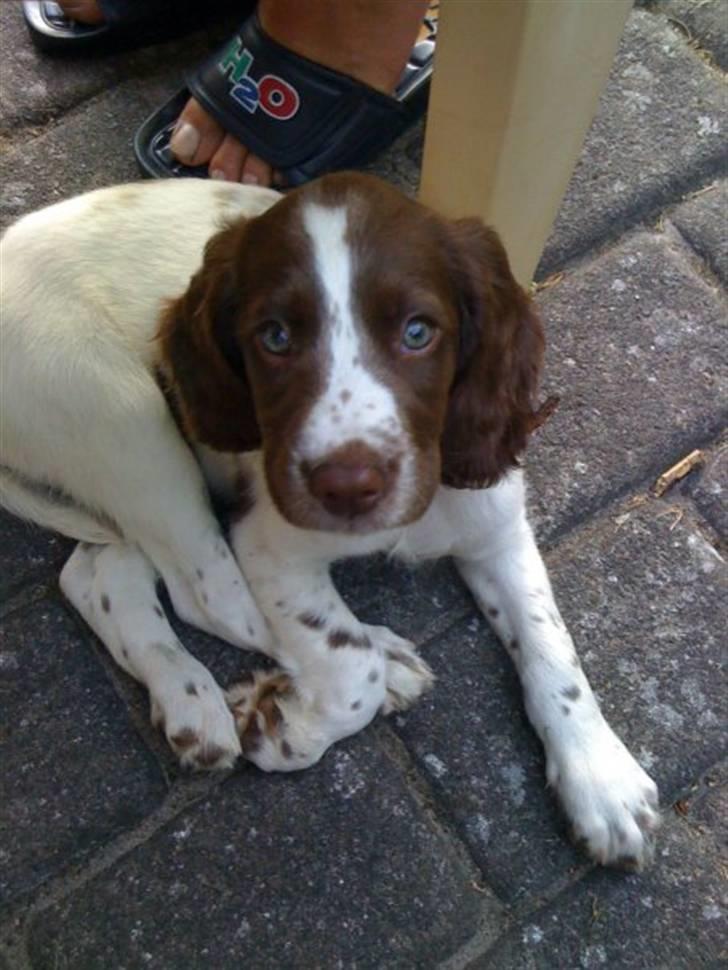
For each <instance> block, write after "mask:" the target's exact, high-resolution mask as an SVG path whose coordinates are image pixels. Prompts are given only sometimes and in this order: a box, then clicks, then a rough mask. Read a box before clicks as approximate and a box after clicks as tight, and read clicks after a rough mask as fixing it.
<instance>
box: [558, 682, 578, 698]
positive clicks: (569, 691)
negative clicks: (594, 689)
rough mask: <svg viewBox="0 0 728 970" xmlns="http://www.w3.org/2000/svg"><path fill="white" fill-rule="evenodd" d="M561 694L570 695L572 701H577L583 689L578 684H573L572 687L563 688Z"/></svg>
mask: <svg viewBox="0 0 728 970" xmlns="http://www.w3.org/2000/svg"><path fill="white" fill-rule="evenodd" d="M561 696H562V697H568V698H569V700H570V701H576V700H578V699H579V698H580V697H581V691H580V690H579V688H578V687H577V686H576V684H572V685H571V687H564V688H563V690H562V691H561Z"/></svg>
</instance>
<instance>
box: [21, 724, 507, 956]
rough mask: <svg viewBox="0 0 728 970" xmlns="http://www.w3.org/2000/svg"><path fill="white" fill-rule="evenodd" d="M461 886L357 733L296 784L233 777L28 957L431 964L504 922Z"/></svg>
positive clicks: (409, 801)
mask: <svg viewBox="0 0 728 970" xmlns="http://www.w3.org/2000/svg"><path fill="white" fill-rule="evenodd" d="M475 881H476V880H475V875H474V872H473V871H472V870H471V869H470V867H469V866H468V865H464V864H463V863H462V862H461V861H460V860H459V859H458V857H457V855H456V854H454V853H453V852H452V850H451V849H450V848H449V847H448V844H447V840H445V839H443V837H442V835H441V833H440V832H439V831H438V827H437V826H436V825H435V824H433V823H432V821H431V820H430V819H429V818H428V813H427V812H425V811H424V810H423V808H422V807H420V806H418V805H417V803H416V801H415V800H414V799H413V798H412V796H411V795H410V794H409V793H408V791H407V789H406V785H405V784H403V779H402V778H401V776H400V772H399V768H398V766H397V765H396V763H392V762H391V761H390V760H389V759H388V758H387V757H386V756H385V755H384V754H383V753H382V752H381V750H379V749H378V747H377V746H376V745H375V744H372V743H367V742H366V741H365V740H363V739H361V738H360V739H357V740H355V741H353V742H349V743H345V744H342V745H340V746H338V748H337V749H336V750H335V751H332V752H331V753H330V754H329V755H328V756H327V757H326V758H325V759H324V761H323V762H321V764H319V765H318V766H317V767H315V768H313V769H312V770H311V771H308V772H305V773H304V774H301V775H298V776H296V777H295V778H289V777H287V776H281V775H279V776H270V775H269V776H264V775H261V774H260V773H258V772H257V771H256V770H254V769H249V770H244V771H241V772H240V773H238V774H236V776H235V777H233V778H231V779H230V780H229V781H228V782H227V783H225V785H224V786H223V787H222V788H221V789H220V790H218V791H216V793H215V795H214V797H211V798H209V799H206V800H204V801H203V802H201V803H200V804H199V805H198V806H196V807H195V808H192V809H190V810H188V811H187V812H185V813H184V814H182V815H181V816H180V817H178V818H176V819H175V820H174V821H173V822H171V823H170V824H168V825H167V826H165V827H164V828H163V829H162V830H160V831H159V832H158V833H157V835H156V836H154V837H153V838H152V839H151V840H150V841H149V842H147V843H145V844H144V845H143V846H140V847H139V848H138V849H137V850H135V851H134V852H132V853H130V854H129V855H128V856H127V857H126V858H125V859H123V860H121V861H120V862H119V864H118V865H117V866H115V867H114V868H113V869H112V870H110V871H108V872H106V873H104V874H103V875H102V876H100V878H98V879H96V880H94V881H93V882H92V883H90V884H89V885H88V886H86V887H85V888H84V889H83V890H82V891H80V892H79V893H77V894H74V895H72V896H71V897H69V898H68V899H66V900H64V901H63V902H62V903H61V904H60V905H58V906H55V907H53V908H51V909H49V910H47V911H45V912H44V913H43V914H42V916H41V917H40V918H39V919H38V921H37V922H36V923H35V924H34V926H33V930H32V939H31V945H30V956H31V960H32V962H33V965H34V966H37V967H43V966H51V965H52V960H53V959H54V958H58V959H59V960H62V961H65V964H64V963H61V964H60V965H62V966H63V965H66V966H68V967H112V966H114V967H126V968H130V970H131V968H136V967H143V966H159V967H164V970H187V968H189V967H192V966H200V967H203V966H209V967H216V968H220V970H228V968H230V970H233V968H239V967H242V966H246V967H247V966H249V967H255V968H256V970H257V968H260V970H266V968H270V970H280V968H282V967H296V968H301V970H303V968H307V967H347V968H348V967H352V968H372V970H373V968H375V967H384V966H387V967H414V966H416V965H418V963H419V961H420V960H421V959H422V955H423V954H427V959H428V960H431V961H432V963H431V964H430V965H434V963H436V962H438V961H440V960H441V959H443V958H445V957H447V956H448V955H450V954H451V953H452V952H453V951H454V950H456V949H457V947H458V946H459V945H460V944H461V943H463V942H465V941H466V940H467V939H468V937H469V936H470V935H471V934H472V933H473V932H474V930H475V928H476V927H477V926H478V925H479V924H480V923H482V922H483V921H484V920H487V924H488V926H489V927H490V932H491V933H495V932H496V931H497V928H499V927H501V926H503V925H504V924H503V920H502V916H501V908H500V906H499V905H498V904H497V902H496V901H495V900H494V898H493V897H492V896H491V895H490V894H489V893H487V892H482V891H478V889H479V888H480V887H478V889H476V888H475V887H474V885H473V884H474V882H475ZM101 913H103V914H104V915H103V922H104V932H103V934H99V933H98V932H97V929H96V927H97V921H98V918H99V914H101ZM193 928H194V929H193ZM54 955H55V956H54Z"/></svg>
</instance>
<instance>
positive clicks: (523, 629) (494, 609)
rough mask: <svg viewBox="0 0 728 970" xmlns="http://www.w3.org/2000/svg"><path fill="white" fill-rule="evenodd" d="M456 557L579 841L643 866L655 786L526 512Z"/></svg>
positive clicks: (615, 861)
mask: <svg viewBox="0 0 728 970" xmlns="http://www.w3.org/2000/svg"><path fill="white" fill-rule="evenodd" d="M456 561H457V564H458V567H459V569H460V572H461V574H462V576H463V578H464V579H465V581H466V583H467V584H468V586H469V587H470V589H471V590H472V592H473V595H474V597H475V599H476V601H477V603H478V605H479V606H480V608H481V609H482V611H483V613H484V614H485V615H486V616H487V617H488V620H489V621H490V623H491V624H492V625H493V627H494V629H495V631H496V633H498V635H499V637H500V638H501V640H502V641H503V643H504V644H505V646H506V648H507V650H508V652H509V654H510V656H511V658H512V659H513V662H514V663H515V665H516V668H517V670H518V673H519V675H520V678H521V683H522V685H523V691H524V698H525V705H526V712H527V714H528V717H529V720H530V721H531V723H532V724H533V726H534V728H535V729H536V731H537V732H538V735H539V737H540V738H541V740H542V742H543V744H544V748H545V750H546V770H547V777H548V781H549V783H550V784H551V785H552V786H553V788H554V789H555V791H556V792H557V794H558V796H559V799H560V801H561V804H562V806H563V808H564V811H565V812H566V814H567V816H568V817H569V820H570V821H571V824H572V827H573V833H574V836H575V838H576V839H577V840H578V841H580V842H581V843H582V844H583V845H584V847H585V848H586V849H587V851H588V852H589V854H590V855H591V856H592V857H593V858H594V859H596V860H597V861H598V862H601V863H603V864H605V865H620V866H624V867H628V868H638V869H639V868H641V867H642V866H643V865H644V864H645V863H646V862H647V861H648V860H649V858H650V856H651V851H652V845H651V838H650V835H651V833H652V832H653V831H654V829H655V828H656V827H657V825H658V824H659V815H658V811H657V788H656V787H655V784H654V782H653V781H652V780H651V779H650V778H649V776H648V775H647V774H646V773H645V772H644V771H643V770H642V768H641V767H640V766H639V765H638V764H637V762H636V761H635V760H634V758H633V757H632V755H631V754H630V753H629V751H628V750H627V748H626V747H625V746H624V744H623V743H622V742H621V741H620V739H619V738H618V737H617V735H616V734H615V733H614V731H613V730H612V729H611V728H610V726H609V725H608V724H607V722H606V720H605V719H604V717H603V715H602V713H601V711H600V710H599V705H598V704H597V701H596V698H595V697H594V694H593V693H592V690H591V687H590V686H589V682H588V681H587V678H586V675H585V673H584V671H583V670H582V668H581V665H580V663H579V660H578V658H577V655H576V652H575V650H574V645H573V642H572V639H571V637H570V635H569V633H568V631H567V630H566V627H565V626H564V623H563V620H562V619H561V616H560V615H559V611H558V609H557V607H556V604H555V603H554V599H553V595H552V592H551V586H550V584H549V580H548V576H547V574H546V568H545V566H544V564H543V561H542V559H541V556H540V554H539V551H538V549H537V547H536V543H535V541H534V539H533V535H532V533H531V529H530V527H529V526H528V524H527V522H526V520H525V516H524V515H523V514H520V515H517V516H516V517H515V519H514V521H513V522H512V524H511V525H510V526H509V527H508V528H506V529H505V530H502V531H500V532H499V534H498V537H497V548H495V547H494V548H491V549H488V548H487V543H486V546H485V547H484V548H482V549H481V551H480V552H479V553H478V554H477V555H473V554H472V553H471V554H469V555H468V556H465V557H461V558H459V559H457V560H456Z"/></svg>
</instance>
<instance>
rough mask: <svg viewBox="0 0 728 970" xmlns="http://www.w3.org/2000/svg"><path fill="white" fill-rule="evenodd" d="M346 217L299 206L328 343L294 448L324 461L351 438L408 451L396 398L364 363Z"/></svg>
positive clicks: (388, 450) (387, 453)
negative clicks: (318, 387)
mask: <svg viewBox="0 0 728 970" xmlns="http://www.w3.org/2000/svg"><path fill="white" fill-rule="evenodd" d="M347 215H348V214H347V210H346V208H345V207H344V206H337V207H328V206H323V205H318V204H311V203H309V204H308V205H306V206H305V207H304V209H303V225H304V229H305V230H306V233H307V234H308V236H309V237H310V240H311V245H312V249H313V257H314V269H315V273H316V277H317V281H318V286H319V290H320V292H321V293H322V294H323V308H322V310H323V314H324V318H323V320H322V321H321V326H322V332H323V340H324V342H325V344H326V345H327V348H326V349H327V353H326V354H325V355H324V356H323V357H322V360H321V366H322V367H323V368H325V371H326V373H325V374H324V381H323V390H322V392H321V396H320V397H319V399H318V400H317V401H316V403H315V404H314V406H313V408H312V410H311V413H310V414H309V416H308V418H307V419H306V422H305V424H304V428H303V434H302V439H301V442H300V443H299V449H298V452H299V454H298V457H299V458H300V459H303V460H307V461H310V462H318V461H323V460H325V458H326V456H327V455H328V454H329V453H330V452H332V451H334V450H335V449H337V448H340V447H342V446H343V445H346V444H347V443H348V442H350V441H353V440H354V439H357V440H360V441H364V442H365V443H366V444H368V445H369V446H370V447H371V448H372V449H373V450H374V451H377V452H380V453H382V455H383V457H391V456H393V455H394V454H397V456H400V455H401V456H403V457H404V455H406V452H407V451H408V447H407V446H408V444H409V440H408V436H407V435H406V432H405V429H404V427H403V425H402V421H401V418H400V414H399V409H398V407H397V401H396V399H395V396H394V394H393V393H392V390H391V388H389V387H387V386H386V384H383V383H382V382H381V381H380V380H378V379H377V377H376V376H375V375H374V374H373V373H372V372H371V371H370V370H368V369H367V367H366V363H365V354H366V344H367V340H368V338H367V335H366V332H365V325H364V322H363V321H361V320H359V319H357V317H356V313H355V308H354V306H353V300H352V287H353V285H354V282H355V274H356V266H355V261H354V254H353V253H352V250H351V246H350V244H349V243H348V242H347V240H346V230H347ZM395 441H396V444H395ZM403 453H404V454H403Z"/></svg>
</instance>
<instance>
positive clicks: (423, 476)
mask: <svg viewBox="0 0 728 970" xmlns="http://www.w3.org/2000/svg"><path fill="white" fill-rule="evenodd" d="M161 340H162V350H163V355H164V358H165V363H166V368H167V371H168V373H169V374H170V375H171V379H172V381H173V384H174V388H175V391H176V395H177V398H178V403H179V407H180V410H181V414H182V419H183V421H184V424H185V428H186V431H187V433H188V434H189V435H190V436H191V437H192V438H193V439H196V440H198V441H200V442H202V443H204V444H207V445H210V446H211V447H213V448H215V449H218V450H221V451H250V450H253V449H257V448H260V447H262V448H263V452H264V456H265V470H266V475H267V480H268V485H269V488H270V492H271V495H272V497H273V500H274V501H275V503H276V505H277V507H278V509H279V510H280V512H281V513H282V514H283V515H284V516H285V518H287V519H288V520H289V521H290V522H292V523H293V524H295V525H298V526H301V527H304V528H314V529H325V530H330V531H346V532H370V531H374V530H379V529H386V528H392V527H395V526H400V525H404V524H406V523H408V522H412V521H414V520H415V519H417V518H418V517H419V516H421V515H422V513H423V512H424V511H425V509H426V508H427V506H428V505H429V503H430V502H431V500H432V498H433V496H434V493H435V490H436V489H437V486H438V485H439V484H440V482H442V483H444V484H446V485H449V486H452V487H453V488H472V487H482V486H485V485H490V484H492V483H494V482H496V481H497V480H498V478H499V477H500V476H501V475H503V474H504V472H506V471H507V470H508V468H510V467H512V466H514V465H515V464H516V463H517V457H518V455H519V453H520V452H521V451H522V450H523V448H524V446H525V443H526V438H527V436H528V433H529V431H530V430H531V429H532V428H533V427H534V426H535V425H536V424H537V423H539V422H538V417H537V414H536V413H535V412H534V399H535V393H536V384H537V379H538V374H539V370H540V365H541V358H542V352H543V335H542V330H541V326H540V323H539V321H538V318H537V316H536V314H535V312H534V310H533V308H532V306H531V304H530V302H529V299H528V297H527V296H526V294H525V293H524V292H523V290H522V289H521V288H520V287H519V286H518V284H517V283H516V282H515V280H514V279H513V276H512V274H511V271H510V268H509V266H508V259H507V257H506V254H505V252H504V250H503V247H502V245H501V243H500V241H499V240H498V237H497V236H496V234H495V233H494V232H493V231H492V230H490V229H488V228H486V227H485V226H483V225H482V224H481V223H480V222H479V221H478V220H475V219H462V220H456V221H450V220H446V219H443V218H441V217H439V216H437V215H436V214H435V213H434V212H432V211H430V210H429V209H427V208H425V207H424V206H422V205H420V204H418V203H416V202H413V201H411V200H410V199H408V198H406V197H405V196H403V195H401V194H400V193H399V192H397V191H396V190H395V189H393V188H391V187H390V186H388V185H387V184H385V183H383V182H381V181H379V180H377V179H375V178H372V177H369V176H363V175H354V174H351V173H343V174H338V175H331V176H327V177H325V178H323V179H320V180H319V181H317V182H314V183H311V184H310V185H308V186H305V187H304V188H302V189H298V190H297V191H295V192H291V193H290V194H289V195H287V196H286V197H285V198H284V199H282V200H281V201H280V202H278V203H276V204H275V205H274V206H273V207H272V208H271V209H269V210H268V211H267V212H265V213H263V215H261V216H258V217H257V218H254V219H250V220H240V221H238V222H236V223H234V224H233V225H231V226H230V227H229V228H226V229H224V230H223V231H221V232H219V233H218V234H217V235H216V236H214V237H213V238H212V239H210V241H209V243H208V245H207V248H206V250H205V258H204V263H203V265H202V268H201V269H200V270H199V271H198V273H197V274H196V275H195V276H194V277H193V279H192V280H191V282H190V285H189V287H188V289H187V291H186V293H184V294H183V296H181V297H180V298H179V299H178V300H176V301H175V302H174V303H172V304H171V305H170V306H169V308H168V310H167V311H166V313H165V316H164V319H163V321H162V328H161Z"/></svg>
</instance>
